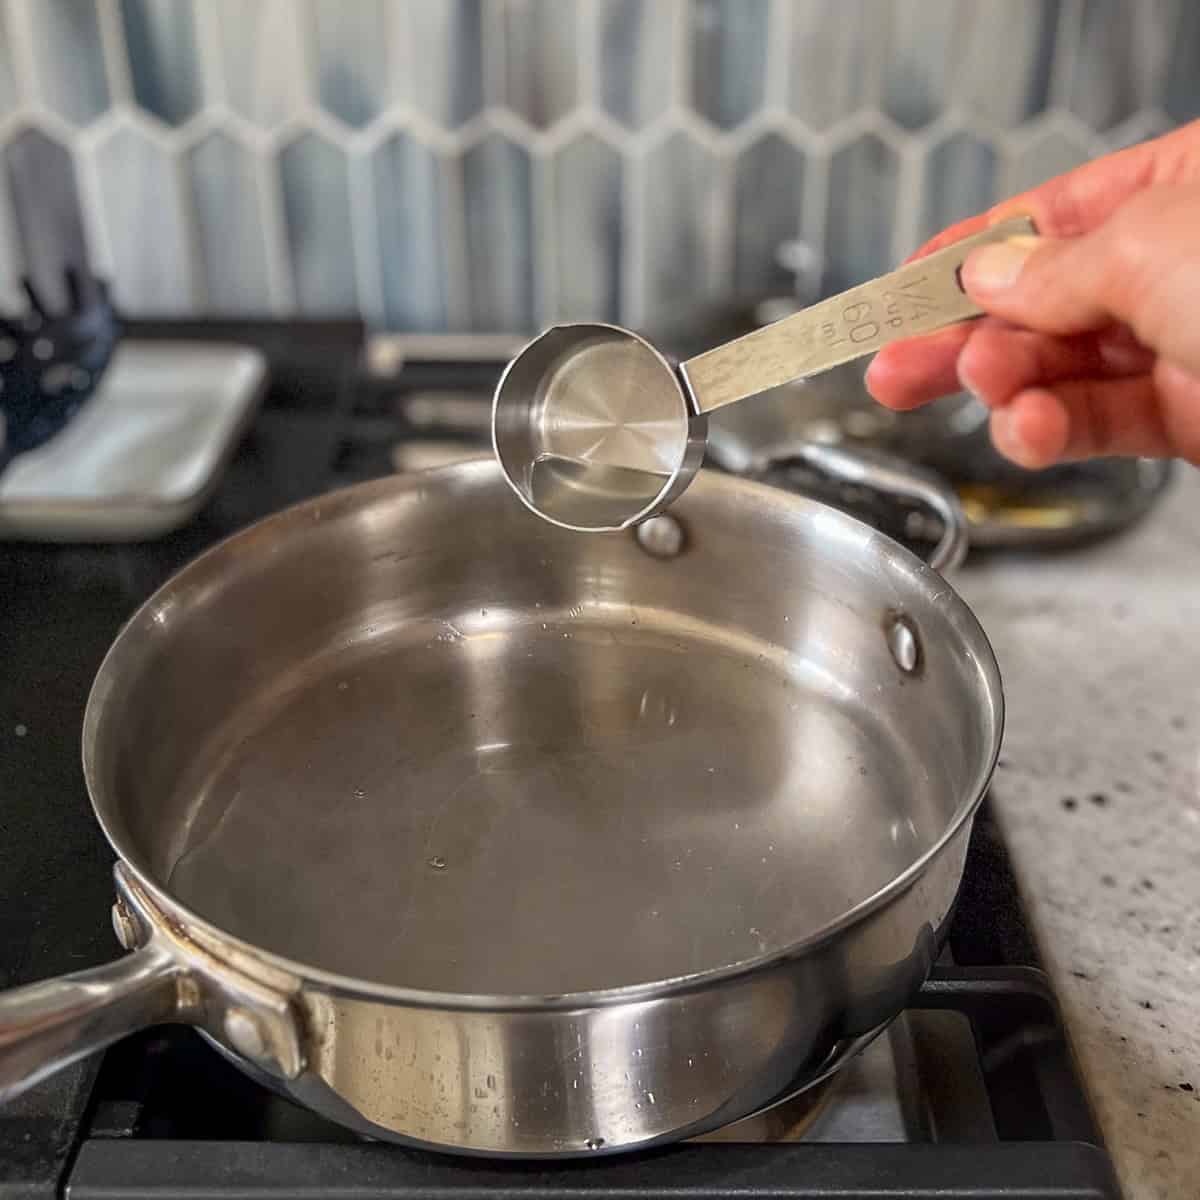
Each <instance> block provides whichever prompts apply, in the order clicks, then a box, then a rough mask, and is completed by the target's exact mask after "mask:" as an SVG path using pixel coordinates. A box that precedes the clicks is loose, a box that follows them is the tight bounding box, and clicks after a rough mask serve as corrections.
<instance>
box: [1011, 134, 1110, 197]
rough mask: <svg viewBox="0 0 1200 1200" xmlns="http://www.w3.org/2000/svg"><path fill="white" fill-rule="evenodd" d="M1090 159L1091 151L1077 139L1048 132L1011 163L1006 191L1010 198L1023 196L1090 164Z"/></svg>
mask: <svg viewBox="0 0 1200 1200" xmlns="http://www.w3.org/2000/svg"><path fill="white" fill-rule="evenodd" d="M1089 157H1090V151H1089V149H1088V147H1087V146H1085V145H1083V144H1081V143H1080V142H1079V141H1078V140H1077V139H1076V138H1074V137H1071V136H1070V135H1069V134H1066V133H1063V132H1062V131H1061V130H1057V129H1050V130H1047V131H1046V132H1044V133H1042V134H1040V135H1039V136H1037V137H1035V138H1034V139H1033V140H1032V141H1030V142H1028V143H1026V144H1025V145H1024V146H1023V148H1022V149H1021V150H1020V151H1019V152H1018V153H1017V154H1016V155H1014V156H1013V157H1012V158H1011V159H1010V160H1009V163H1008V169H1007V171H1006V172H1005V175H1004V189H1005V191H1006V192H1008V193H1009V194H1014V193H1017V192H1023V191H1025V190H1027V189H1028V188H1031V187H1036V186H1037V185H1038V184H1039V183H1044V182H1045V181H1046V180H1047V179H1050V178H1052V177H1053V176H1055V175H1061V174H1062V173H1063V172H1064V171H1069V170H1071V169H1072V168H1073V167H1077V166H1079V165H1080V163H1084V162H1087V160H1088V158H1089Z"/></svg>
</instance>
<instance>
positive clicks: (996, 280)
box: [962, 237, 1037, 292]
mask: <svg viewBox="0 0 1200 1200" xmlns="http://www.w3.org/2000/svg"><path fill="white" fill-rule="evenodd" d="M1036 245H1037V238H1032V237H1014V238H1008V239H1007V241H1003V242H993V243H992V244H991V245H990V246H984V247H982V248H981V249H979V250H975V251H973V252H972V253H971V254H969V255H968V256H967V260H966V262H964V263H963V268H962V273H963V283H964V284H966V286H967V290H968V291H970V290H972V289H978V290H979V291H981V292H998V291H1002V290H1003V289H1005V288H1010V287H1012V285H1013V284H1014V283H1016V282H1017V279H1018V278H1019V276H1020V274H1021V270H1022V268H1023V267H1024V266H1025V263H1026V262H1027V261H1028V259H1029V256H1030V255H1031V254H1032V253H1033V249H1034V247H1035V246H1036Z"/></svg>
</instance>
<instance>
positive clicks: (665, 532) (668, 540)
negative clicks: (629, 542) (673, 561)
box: [634, 514, 687, 558]
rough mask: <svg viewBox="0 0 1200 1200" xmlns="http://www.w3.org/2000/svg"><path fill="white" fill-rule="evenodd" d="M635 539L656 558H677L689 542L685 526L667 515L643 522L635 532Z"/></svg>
mask: <svg viewBox="0 0 1200 1200" xmlns="http://www.w3.org/2000/svg"><path fill="white" fill-rule="evenodd" d="M634 537H636V538H637V543H638V545H639V546H641V548H642V549H643V550H645V552H646V553H647V554H649V555H651V556H653V557H654V558H675V557H676V556H677V555H678V554H680V553H681V552H682V550H683V547H684V545H685V543H686V542H687V537H686V535H685V534H684V532H683V526H682V525H681V524H680V523H679V522H678V521H677V520H676V519H675V518H674V517H672V516H670V515H666V514H665V515H663V516H660V517H651V518H650V519H649V520H648V521H643V522H642V523H641V524H640V525H639V526H637V528H636V529H635V530H634Z"/></svg>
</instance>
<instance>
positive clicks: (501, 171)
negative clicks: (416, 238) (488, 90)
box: [462, 133, 534, 333]
mask: <svg viewBox="0 0 1200 1200" xmlns="http://www.w3.org/2000/svg"><path fill="white" fill-rule="evenodd" d="M462 166H463V200H464V204H465V210H466V226H467V230H466V231H467V286H468V295H469V303H470V321H471V328H472V329H476V330H480V331H483V332H496V333H508V332H512V331H516V332H524V331H526V330H530V329H532V328H533V280H534V263H533V253H534V246H533V217H532V208H531V204H532V199H531V181H530V173H531V172H530V162H529V152H528V151H527V150H526V149H525V148H524V147H523V146H518V145H517V144H515V143H514V142H510V141H509V140H508V139H507V138H506V137H504V136H503V135H502V134H499V133H491V134H489V135H488V136H487V137H486V138H484V139H483V141H481V142H479V143H478V144H477V145H475V146H472V147H471V149H470V150H468V151H467V152H466V153H465V154H464V155H463V164H462Z"/></svg>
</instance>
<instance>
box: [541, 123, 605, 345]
mask: <svg viewBox="0 0 1200 1200" xmlns="http://www.w3.org/2000/svg"><path fill="white" fill-rule="evenodd" d="M550 172H551V189H552V196H553V200H552V213H551V221H552V226H551V228H552V240H553V242H554V245H555V247H556V249H557V251H558V253H557V254H556V255H555V262H554V294H553V297H552V298H551V302H550V305H549V307H550V310H551V313H552V315H553V317H554V318H555V319H556V320H568V321H617V320H618V319H619V315H620V304H621V239H622V233H623V228H622V221H621V174H622V160H621V155H620V154H618V153H617V151H616V150H614V149H613V148H612V147H611V146H610V145H608V143H607V142H603V141H601V140H600V139H599V138H598V137H594V136H593V135H591V134H586V135H584V136H583V137H580V138H577V139H576V140H575V141H573V142H571V143H570V144H569V145H567V146H564V147H563V148H562V149H561V150H559V151H558V153H557V154H556V155H555V156H554V158H553V159H552V160H551V164H550Z"/></svg>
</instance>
